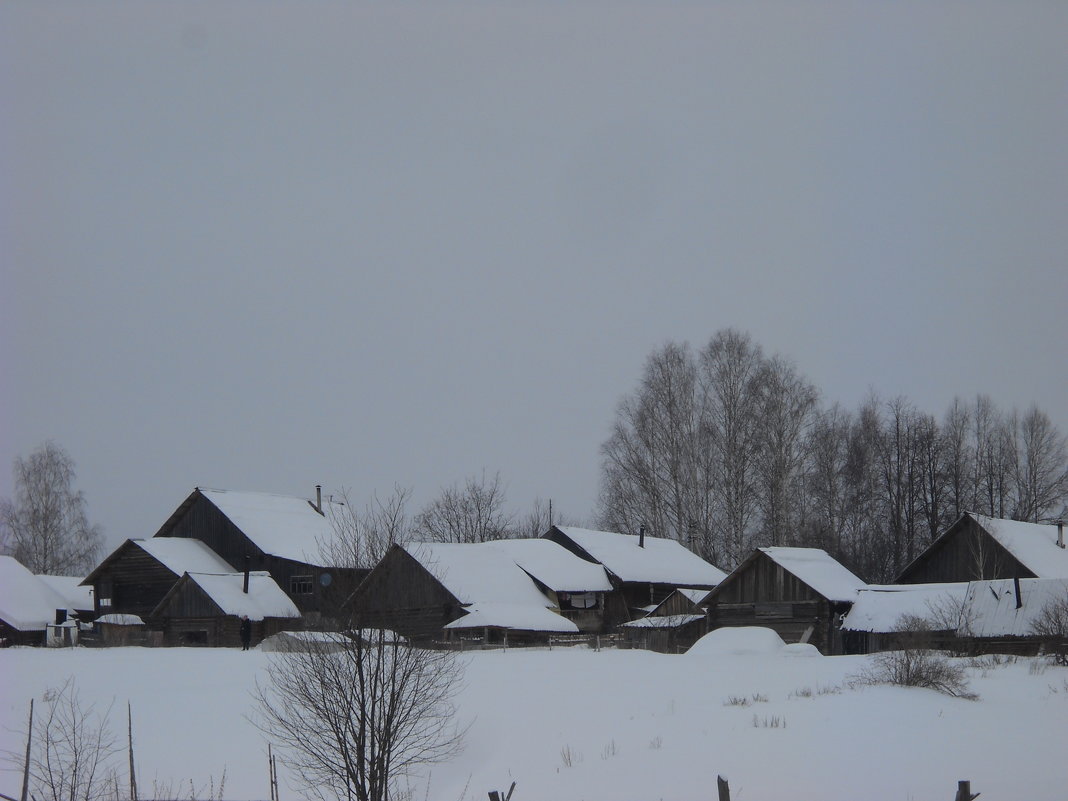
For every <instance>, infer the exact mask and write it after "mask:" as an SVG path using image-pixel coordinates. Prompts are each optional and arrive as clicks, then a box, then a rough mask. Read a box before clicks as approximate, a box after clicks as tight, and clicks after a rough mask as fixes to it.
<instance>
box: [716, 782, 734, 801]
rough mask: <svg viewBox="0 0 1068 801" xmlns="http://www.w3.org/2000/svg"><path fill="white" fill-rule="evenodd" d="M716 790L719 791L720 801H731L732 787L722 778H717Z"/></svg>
mask: <svg viewBox="0 0 1068 801" xmlns="http://www.w3.org/2000/svg"><path fill="white" fill-rule="evenodd" d="M716 788H717V789H718V790H719V801H731V788H730V785H729V784H727V780H726V779H724V778H723V777H722V776H717V777H716Z"/></svg>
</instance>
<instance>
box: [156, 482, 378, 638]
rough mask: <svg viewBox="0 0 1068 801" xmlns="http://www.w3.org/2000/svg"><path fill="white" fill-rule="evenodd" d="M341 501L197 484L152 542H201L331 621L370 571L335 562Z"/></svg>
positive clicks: (314, 616)
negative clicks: (265, 575)
mask: <svg viewBox="0 0 1068 801" xmlns="http://www.w3.org/2000/svg"><path fill="white" fill-rule="evenodd" d="M340 509H341V504H337V503H334V502H332V501H325V502H324V501H323V500H322V497H321V492H320V491H318V488H317V493H316V499H315V500H314V501H312V500H307V499H305V498H296V497H292V496H288V495H272V494H268V493H262V492H234V491H231V490H218V489H206V488H202V487H197V488H196V489H194V490H193V492H192V493H191V494H190V495H189V497H188V498H186V499H185V500H184V501H183V502H182V504H181V505H180V506H179V507H178V508H177V509H176V510H175V511H174V513H173V514H172V515H171V516H170V517H169V518H168V519H167V521H166V522H165V523H164V524H163V526H162V527H160V529H159V531H157V532H156V534H155V537H154V538H153V539H162V538H169V539H179V538H184V539H192V540H199V541H200V542H203V543H204V544H206V545H207V546H208V547H210V548H211V549H212V550H213V551H215V553H217V554H219V556H220V557H222V559H224V560H225V561H227V562H229V563H230V564H231V565H233V567H234V568H236V569H238V570H246V569H247V570H254V571H267V572H268V573H270V574H271V578H273V579H274V580H275V582H276V583H277V584H278V586H279V587H281V588H282V590H283V591H284V592H285V593H286V594H287V595H288V596H289V597H290V599H291V600H292V601H293V603H294V604H296V606H297V608H298V609H299V610H300V611H301V614H302V615H304V616H305V617H306V618H307V619H308V621H309V622H311V623H315V622H318V620H319V618H320V616H321V615H323V614H325V615H327V616H328V617H329V616H333V615H334V614H335V613H336V611H337V609H338V607H339V606H340V604H341V602H343V601H344V600H345V599H346V598H347V597H348V596H349V595H350V594H351V593H352V592H353V590H355V588H356V587H357V586H358V585H359V582H360V581H362V580H363V578H364V577H365V576H366V575H367V573H368V572H369V571H368V570H358V569H355V568H349V567H345V566H337V565H334V564H331V562H332V561H333V557H330V556H329V555H328V554H329V553H330V552H331V545H332V543H334V541H335V540H336V538H337V537H338V534H337V532H336V530H335V528H334V525H333V523H332V519H333V517H334V515H335V514H337V513H338V512H339V511H340Z"/></svg>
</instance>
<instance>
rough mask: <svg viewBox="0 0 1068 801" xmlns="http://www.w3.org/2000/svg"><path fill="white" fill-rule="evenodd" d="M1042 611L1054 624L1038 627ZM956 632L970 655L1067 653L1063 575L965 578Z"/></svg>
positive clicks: (1067, 595)
mask: <svg viewBox="0 0 1068 801" xmlns="http://www.w3.org/2000/svg"><path fill="white" fill-rule="evenodd" d="M1047 609H1049V610H1050V611H1051V612H1052V613H1053V614H1054V615H1056V618H1057V622H1058V623H1059V625H1056V626H1053V627H1052V628H1051V627H1050V626H1049V625H1043V622H1044V621H1043V618H1044V617H1045V616H1046V610H1047ZM1046 622H1047V623H1048V622H1052V621H1046ZM957 635H958V637H959V638H960V639H961V640H962V641H964V642H965V643H966V644H967V647H968V650H969V651H970V652H972V653H1001V654H1022V655H1028V656H1030V655H1034V654H1038V653H1057V654H1061V655H1064V654H1065V653H1066V651H1068V578H1031V579H993V580H983V581H973V582H970V583H969V584H968V592H967V595H966V597H965V599H964V606H963V609H962V611H961V616H960V626H959V627H958V629H957Z"/></svg>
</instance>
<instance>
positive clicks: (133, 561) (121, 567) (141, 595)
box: [82, 538, 234, 619]
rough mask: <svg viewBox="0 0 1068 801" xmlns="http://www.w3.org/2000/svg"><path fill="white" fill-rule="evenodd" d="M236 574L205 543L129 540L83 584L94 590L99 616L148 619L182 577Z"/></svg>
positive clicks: (174, 540) (182, 540)
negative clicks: (185, 574)
mask: <svg viewBox="0 0 1068 801" xmlns="http://www.w3.org/2000/svg"><path fill="white" fill-rule="evenodd" d="M187 572H193V573H232V572H234V569H233V567H231V566H230V565H229V564H228V563H227V562H226V561H225V560H223V559H222V558H221V557H220V556H219V555H218V554H217V553H215V552H214V551H213V550H212V549H211V548H209V547H208V546H207V545H205V544H204V543H203V542H199V541H197V540H187V539H162V538H152V539H147V540H126V542H124V543H123V544H122V545H120V546H119V547H118V548H116V549H115V550H114V551H112V552H111V553H110V554H109V555H108V556H107V558H105V559H104V561H103V562H101V563H100V564H99V565H97V566H96V568H95V569H94V570H93V571H92V572H91V573H90V574H89V575H88V576H86V577H85V580H84V581H83V582H82V583H83V584H85V585H89V586H91V587H92V588H93V601H94V612H95V614H96V615H106V614H112V613H118V614H128V615H137V616H138V617H140V618H142V619H144V618H148V617H149V616H150V615H151V614H152V611H153V610H154V609H155V608H156V606H157V605H158V604H159V602H160V601H161V600H163V596H164V595H166V594H167V592H168V591H169V590H170V589H171V587H173V586H174V583H175V582H176V581H178V579H179V578H181V576H182V574H183V573H187Z"/></svg>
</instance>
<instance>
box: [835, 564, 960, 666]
mask: <svg viewBox="0 0 1068 801" xmlns="http://www.w3.org/2000/svg"><path fill="white" fill-rule="evenodd" d="M967 592H968V584H967V583H963V582H961V583H955V584H953V583H951V584H870V585H868V586H867V587H862V588H861V589H860V590H858V591H857V599H856V601H855V602H854V603H853V607H852V608H851V609H850V610H849V613H848V614H846V616H845V618H844V620H843V621H842V625H841V630H842V647H843V651H844V653H847V654H872V653H876V652H878V651H891V650H897V649H899V648H902V647H904V646H905V645H908V644H910V643H915V642H916V641H917V628H916V622H917V621H923V623H922V625H921V628H922V642H923V644H924V645H926V646H928V647H931V648H941V649H954V650H955V649H957V648H958V647H960V644H959V643H958V640H957V627H958V626H959V625H960V614H961V609H962V608H963V606H964V598H965V595H966V594H967Z"/></svg>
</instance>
